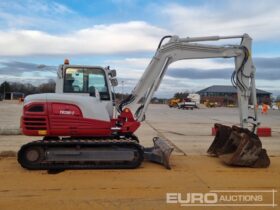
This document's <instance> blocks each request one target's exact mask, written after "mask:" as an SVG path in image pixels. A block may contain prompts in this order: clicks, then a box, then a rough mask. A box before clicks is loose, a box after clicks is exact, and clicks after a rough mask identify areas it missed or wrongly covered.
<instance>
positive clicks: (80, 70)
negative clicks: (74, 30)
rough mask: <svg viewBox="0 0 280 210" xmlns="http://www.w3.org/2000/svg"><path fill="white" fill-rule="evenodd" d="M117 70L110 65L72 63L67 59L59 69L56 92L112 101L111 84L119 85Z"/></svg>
mask: <svg viewBox="0 0 280 210" xmlns="http://www.w3.org/2000/svg"><path fill="white" fill-rule="evenodd" d="M115 77H116V70H110V69H109V67H106V68H102V67H98V66H84V65H70V64H69V61H68V60H67V59H66V60H65V61H64V65H61V66H60V67H59V69H58V77H57V82H56V91H55V92H56V93H67V94H74V95H77V94H79V95H87V96H93V97H98V98H100V100H101V101H111V100H112V93H111V86H117V79H116V78H115Z"/></svg>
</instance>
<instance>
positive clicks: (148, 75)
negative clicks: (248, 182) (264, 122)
mask: <svg viewBox="0 0 280 210" xmlns="http://www.w3.org/2000/svg"><path fill="white" fill-rule="evenodd" d="M225 39H240V40H241V41H240V44H236V45H212V44H209V43H211V41H212V42H213V41H218V40H225ZM167 40H168V41H167ZM202 42H204V43H202ZM205 42H206V43H205ZM251 43H252V39H251V38H250V36H249V35H247V34H243V35H237V36H207V37H187V38H179V37H178V36H176V35H174V36H164V37H163V38H162V39H161V40H160V42H159V45H158V47H157V50H156V52H155V54H154V56H153V58H152V59H151V61H150V63H149V64H148V66H147V68H146V70H145V71H144V73H143V75H142V77H141V78H140V80H139V81H138V83H137V84H136V86H135V88H134V89H133V91H132V92H131V94H130V95H129V96H128V97H127V98H125V99H124V100H122V101H121V102H120V104H119V105H118V106H117V107H115V106H114V91H113V90H114V87H115V86H116V85H117V79H116V70H111V69H110V68H109V67H105V68H103V67H99V66H85V65H72V64H70V63H69V60H65V62H64V64H63V65H60V66H59V67H58V70H57V81H56V91H55V93H44V94H34V95H29V96H27V97H26V98H25V99H24V106H23V114H22V117H21V131H22V133H23V134H24V135H28V136H40V137H41V139H39V140H37V141H32V142H29V143H27V144H25V145H22V147H21V148H20V150H19V151H18V155H17V157H18V162H19V164H20V165H21V166H22V167H23V168H26V169H29V170H65V169H119V168H120V169H132V168H137V167H139V166H140V165H141V163H142V162H143V160H148V161H152V162H155V163H159V164H162V165H163V166H165V167H166V168H167V169H170V168H171V164H170V161H169V158H170V155H171V153H172V151H173V147H172V146H170V145H169V144H168V142H166V141H165V140H164V139H161V138H159V137H154V138H153V142H154V146H153V147H149V148H145V147H144V146H142V145H141V144H140V143H139V139H138V137H137V136H136V135H135V134H134V132H135V131H136V130H137V129H138V128H139V127H140V125H141V122H142V121H144V120H145V113H146V111H147V108H148V105H149V103H150V101H151V99H152V97H153V95H154V93H155V91H156V90H157V89H158V88H159V85H160V83H161V81H162V79H163V77H164V75H165V73H166V70H167V68H168V66H169V65H170V64H171V63H173V62H176V61H178V60H184V59H205V58H234V60H235V70H234V71H233V73H232V77H231V80H232V83H233V85H234V86H235V87H236V88H237V92H238V104H239V111H240V114H239V116H240V126H232V127H229V126H225V125H221V124H215V128H216V136H215V139H214V141H213V143H212V144H211V146H210V148H209V149H208V151H207V152H208V154H209V155H211V156H217V157H220V158H221V160H223V161H224V162H225V163H226V164H228V165H234V166H247V167H268V166H269V163H270V161H269V158H268V156H267V153H266V151H265V149H263V148H262V144H261V141H260V139H259V138H258V136H257V135H256V134H255V129H256V127H257V126H258V125H259V121H258V116H257V110H256V106H255V105H256V87H255V67H254V65H253V62H252V57H251ZM249 100H252V103H253V105H254V107H255V109H254V116H250V115H249V110H248V102H249ZM251 124H252V125H253V126H249V125H251Z"/></svg>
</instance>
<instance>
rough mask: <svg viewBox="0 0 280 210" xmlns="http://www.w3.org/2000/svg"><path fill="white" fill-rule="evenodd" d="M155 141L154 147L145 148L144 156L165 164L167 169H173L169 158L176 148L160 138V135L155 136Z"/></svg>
mask: <svg viewBox="0 0 280 210" xmlns="http://www.w3.org/2000/svg"><path fill="white" fill-rule="evenodd" d="M153 142H154V146H153V147H149V148H144V158H145V159H146V160H149V161H152V162H155V163H159V164H161V165H164V167H165V168H167V169H171V166H170V162H169V158H170V155H171V153H172V151H173V149H174V148H173V147H170V146H169V145H168V144H167V143H166V141H164V140H162V139H160V138H159V137H155V138H153Z"/></svg>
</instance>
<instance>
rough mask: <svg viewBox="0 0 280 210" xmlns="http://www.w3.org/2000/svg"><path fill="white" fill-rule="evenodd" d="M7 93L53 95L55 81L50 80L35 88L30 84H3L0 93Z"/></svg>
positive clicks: (0, 86)
mask: <svg viewBox="0 0 280 210" xmlns="http://www.w3.org/2000/svg"><path fill="white" fill-rule="evenodd" d="M8 92H20V93H24V95H25V96H27V95H30V94H35V93H54V92H55V81H54V80H52V79H50V80H48V82H46V83H42V84H40V85H38V86H35V85H33V84H30V83H20V82H7V81H5V82H3V83H2V84H1V85H0V93H1V94H4V93H8Z"/></svg>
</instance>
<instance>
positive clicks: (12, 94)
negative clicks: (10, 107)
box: [5, 92, 24, 100]
mask: <svg viewBox="0 0 280 210" xmlns="http://www.w3.org/2000/svg"><path fill="white" fill-rule="evenodd" d="M23 97H24V93H21V92H7V93H5V100H18V99H19V98H23Z"/></svg>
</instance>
